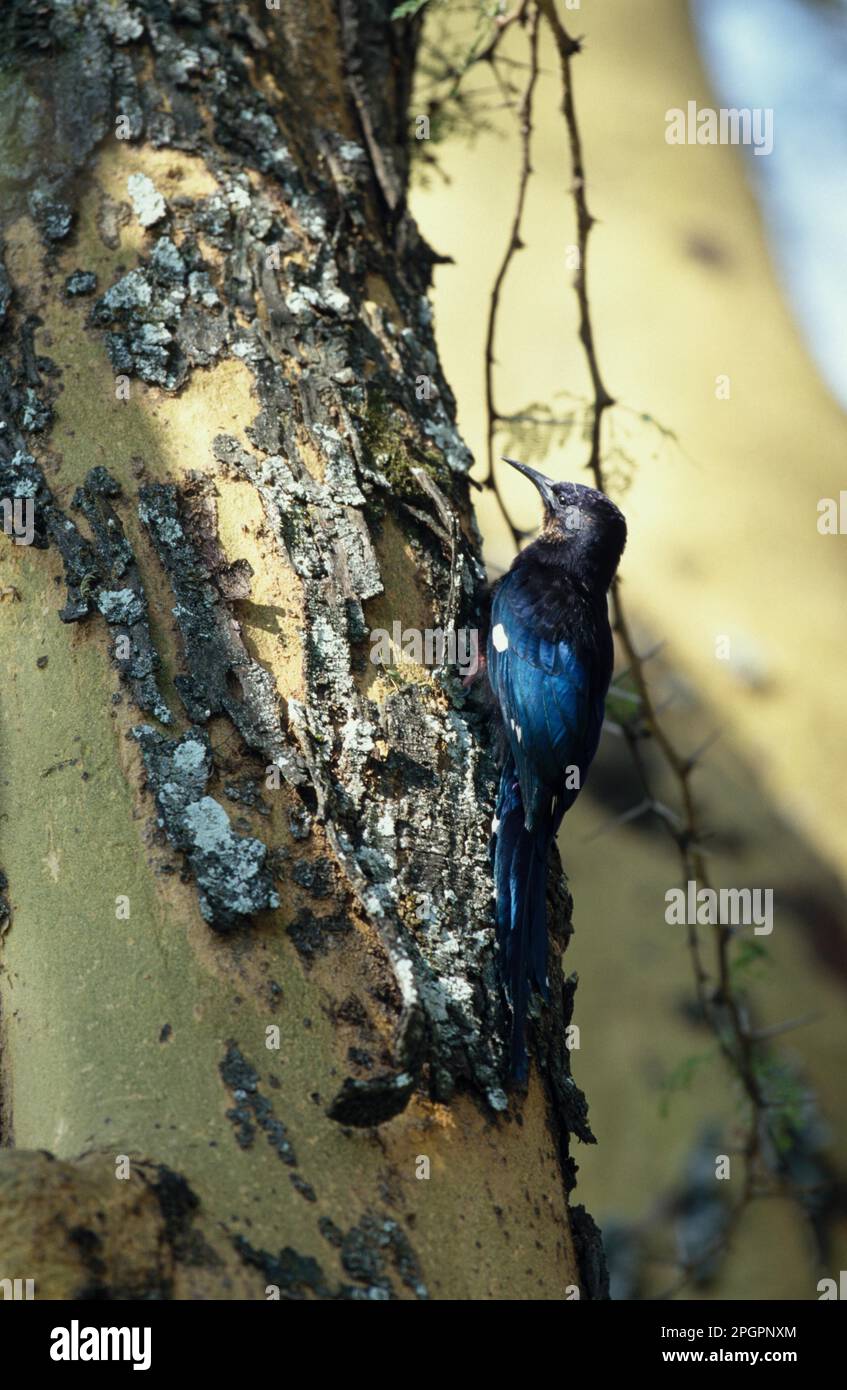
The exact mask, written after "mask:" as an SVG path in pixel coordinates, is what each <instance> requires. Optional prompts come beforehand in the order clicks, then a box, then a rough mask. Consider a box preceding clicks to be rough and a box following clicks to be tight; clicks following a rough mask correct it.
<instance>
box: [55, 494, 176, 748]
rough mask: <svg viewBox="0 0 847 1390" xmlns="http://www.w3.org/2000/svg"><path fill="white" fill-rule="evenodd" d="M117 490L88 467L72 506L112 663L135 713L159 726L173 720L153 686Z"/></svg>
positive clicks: (153, 656)
mask: <svg viewBox="0 0 847 1390" xmlns="http://www.w3.org/2000/svg"><path fill="white" fill-rule="evenodd" d="M119 496H120V487H119V486H118V484H117V482H116V481H115V480H114V478H112V477H111V476H110V474H109V473H108V472H107V470H106V469H105V468H100V467H97V468H92V469H91V470H90V472H89V473H88V475H87V477H86V479H85V482H84V484H83V486H82V487H81V488H77V491H76V492H75V494H74V498H73V504H72V505H73V506H74V507H75V508H76V509H77V510H79V511H81V512H82V514H83V516H84V517H85V519H86V521H87V522H88V525H89V527H90V529H91V534H92V537H93V551H94V556H95V560H96V569H97V587H96V590H94V588H93V586H92V591H94V592H96V603H97V608H98V610H99V611H100V613H101V614H102V615H103V617H104V618H105V619H106V622H107V623H108V625H109V631H110V634H111V636H112V638H113V641H114V646H113V655H114V661H115V665H116V667H117V669H118V671H119V673H120V676H121V679H122V680H124V681H125V682H126V683H127V685H128V686H129V688H130V691H131V692H132V696H133V699H134V700H135V702H136V704H137V705H138V706H139V708H140V709H142V710H144V711H145V712H147V713H149V714H153V715H155V717H156V718H157V719H158V720H160V721H161V723H163V724H170V723H172V722H173V716H172V715H171V712H170V710H169V709H168V706H167V704H166V702H165V700H164V697H163V696H162V694H161V692H160V690H159V687H158V684H157V679H156V676H157V672H158V670H159V667H160V661H159V654H158V652H157V651H156V648H155V645H154V643H153V637H152V634H151V632H150V624H149V619H148V610H147V597H146V594H145V592H144V586H143V584H142V581H141V575H140V573H139V569H138V565H137V564H136V560H135V556H134V554H133V551H132V547H131V545H130V543H129V541H128V540H127V538H126V535H125V533H124V529H123V525H122V523H121V520H120V518H119V516H118V514H117V512H116V511H115V509H114V507H113V506H112V499H115V498H117V497H119Z"/></svg>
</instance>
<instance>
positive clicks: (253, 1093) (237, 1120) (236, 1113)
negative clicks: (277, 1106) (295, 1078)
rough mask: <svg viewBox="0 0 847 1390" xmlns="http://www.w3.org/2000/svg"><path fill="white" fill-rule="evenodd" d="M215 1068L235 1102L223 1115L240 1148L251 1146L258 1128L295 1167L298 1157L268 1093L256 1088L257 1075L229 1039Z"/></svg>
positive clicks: (257, 1084)
mask: <svg viewBox="0 0 847 1390" xmlns="http://www.w3.org/2000/svg"><path fill="white" fill-rule="evenodd" d="M218 1070H219V1071H220V1074H221V1080H222V1081H223V1083H224V1085H225V1086H226V1087H227V1088H228V1089H229V1091H230V1092H231V1094H232V1098H233V1101H234V1102H235V1104H234V1105H233V1107H232V1109H231V1110H227V1112H226V1115H227V1119H228V1120H230V1121H231V1122H232V1124H233V1126H234V1128H235V1138H236V1143H237V1144H238V1145H239V1147H240V1148H242V1149H249V1148H251V1147H252V1144H253V1141H254V1139H255V1137H256V1130H257V1129H259V1130H261V1131H262V1133H263V1134H264V1136H265V1138H266V1140H267V1142H268V1143H269V1144H270V1146H271V1148H272V1149H274V1150H275V1152H276V1154H277V1156H278V1157H279V1158H280V1159H281V1160H282V1162H283V1163H286V1164H288V1165H289V1166H291V1167H295V1166H296V1164H297V1158H296V1156H295V1153H294V1149H293V1148H292V1146H291V1142H290V1140H289V1138H288V1133H287V1131H286V1128H285V1125H284V1124H283V1123H282V1121H281V1120H280V1119H278V1118H277V1116H276V1115H275V1114H274V1109H273V1106H272V1105H271V1103H270V1101H269V1100H268V1098H267V1096H263V1095H262V1093H261V1091H260V1089H259V1074H258V1072H257V1071H256V1070H255V1068H254V1067H252V1066H251V1065H250V1063H249V1062H248V1061H247V1059H246V1057H245V1056H244V1054H243V1053H242V1052H241V1049H240V1048H239V1047H238V1045H237V1044H236V1043H234V1042H230V1043H229V1044H228V1045H227V1052H226V1056H225V1057H224V1059H223V1061H222V1062H221V1064H220V1066H219V1068H218Z"/></svg>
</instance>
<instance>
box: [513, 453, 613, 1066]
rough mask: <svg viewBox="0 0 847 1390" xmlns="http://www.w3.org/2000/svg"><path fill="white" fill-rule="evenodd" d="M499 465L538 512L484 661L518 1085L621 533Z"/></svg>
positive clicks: (581, 500) (601, 659)
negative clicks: (527, 490)
mask: <svg viewBox="0 0 847 1390" xmlns="http://www.w3.org/2000/svg"><path fill="white" fill-rule="evenodd" d="M504 462H506V463H510V464H511V465H512V467H513V468H517V469H519V470H520V472H521V473H523V474H525V475H526V477H527V478H531V480H532V481H533V483H534V484H535V486H536V487H537V488H538V491H539V492H540V494H541V498H542V501H543V503H544V522H543V525H542V528H541V531H540V532H539V534H538V537H537V539H536V540H535V541H534V542H533V543H532V545H529V546H527V547H526V549H525V550H522V551H521V552H520V554H519V555H518V556H517V558H516V559H515V561H514V564H513V565H512V567H511V569H510V570H509V572H508V574H506V575H504V576H503V578H502V579H501V580H500V581H499V582H498V583H497V585H496V586H495V588H494V590H493V591H492V601H491V621H490V627H489V632H488V642H487V649H486V668H487V673H488V680H489V683H490V686H491V689H492V691H493V693H494V697H495V699H496V701H497V704H498V706H499V709H500V714H501V716H502V721H503V731H504V734H505V747H506V753H505V761H504V764H503V770H502V773H501V777H500V788H499V792H498V796H497V811H496V815H495V819H494V824H493V826H492V840H491V851H492V859H493V864H494V886H495V892H496V897H497V954H498V960H499V967H500V978H501V982H502V986H503V989H504V992H505V995H506V999H507V1001H508V1003H509V1006H510V1008H511V1013H512V1036H511V1069H512V1073H513V1075H514V1076H515V1078H516V1079H517V1080H519V1081H520V1080H524V1079H525V1078H526V1074H527V1053H526V1045H525V1041H524V1033H525V1023H526V1011H527V1004H528V1001H529V994H530V990H531V989H533V988H534V989H535V990H537V991H538V992H539V993H540V994H542V995H543V997H544V999H545V1000H547V999H548V997H549V996H548V985H547V905H546V899H547V892H546V890H547V857H548V852H549V849H550V845H551V843H552V841H553V839H554V837H555V835H556V832H557V831H558V829H559V826H560V824H561V821H562V817H563V816H564V814H565V812H566V811H567V810H569V809H570V807H571V806H572V805H573V803H574V801H575V800H576V798H577V796H578V795H579V792H580V790H581V788H582V787H583V786H584V785H585V778H586V774H587V772H588V769H589V767H590V765H591V761H592V759H593V757H594V754H595V753H596V751H597V743H598V741H599V738H600V729H601V726H602V723H603V710H604V705H605V699H606V692H607V690H608V688H609V681H610V680H611V676H612V660H613V649H612V633H611V629H610V627H609V617H608V609H607V599H606V594H607V591H608V588H609V585H610V584H611V582H612V579H613V578H614V575H615V571H616V569H617V567H618V562H619V560H620V558H621V554H622V553H623V548H624V545H625V544H626V522H625V520H624V518H623V515H622V514H621V512H619V511H618V508H617V507H616V506H615V505H614V503H613V502H611V501H610V500H609V498H608V497H606V496H605V495H604V494H603V493H602V492H597V491H595V489H594V488H590V487H583V486H582V485H581V484H579V483H554V482H553V481H552V480H551V479H550V478H545V477H544V475H543V474H541V473H538V472H536V470H535V469H534V468H528V467H527V466H526V464H523V463H517V462H515V460H514V459H506V460H504Z"/></svg>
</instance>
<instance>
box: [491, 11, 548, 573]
mask: <svg viewBox="0 0 847 1390" xmlns="http://www.w3.org/2000/svg"><path fill="white" fill-rule="evenodd" d="M524 8H526V7H525V6H524ZM539 17H540V16H539V10H538V7H537V6H533V9H532V14H531V16H530V21H529V55H530V62H529V68H530V71H529V81H528V82H527V85H526V90H525V91H524V94H523V98H522V100H521V106H520V132H521V168H520V175H519V177H518V197H517V203H516V205H515V213H514V217H513V219H512V228H511V232H510V233H509V241H508V244H507V246H506V251H505V254H504V256H503V259H502V261H501V262H500V268H499V270H498V271H497V274H496V276H495V277H494V285H493V287H492V290H491V301H490V306H489V310H488V328H487V331H486V335H485V405H486V427H487V428H486V445H487V456H488V473H487V475H486V477H485V479H484V483H485V486H486V487H489V488H491V489H492V491H493V492H494V494H495V496H496V498H497V501H498V502H499V504H500V509H501V511H502V513H503V516H504V517H505V518H506V522H507V524H508V526H509V529H510V531H511V533H512V539H513V540H514V542H515V545H516V546H520V543H521V541H522V540H523V539H524V538H525V537H526V536H527V535H529V532H527V531H521V530H519V529H518V527H517V526H515V525H514V523H513V522H512V520H511V518H510V516H509V513H508V512H507V510H506V507H505V505H504V503H503V499H502V497H501V495H500V490H499V488H498V486H497V475H496V473H495V470H494V435H495V433H496V430H497V424H498V422H499V420H500V419H501V418H502V417H501V416H500V415H498V412H497V408H496V406H495V404H494V337H495V333H496V329H497V314H498V312H499V309H500V294H501V291H502V289H503V283H504V281H505V279H506V276H507V275H508V273H509V267H510V265H511V263H512V257H513V256H514V255H515V252H516V251H520V250H521V248H522V246H523V241H522V239H521V229H522V225H523V215H524V208H525V206H526V191H527V188H528V186H529V180H530V176H531V174H532V103H533V98H534V96H535V84H536V82H537V80H538V23H539Z"/></svg>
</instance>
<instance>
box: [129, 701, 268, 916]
mask: <svg viewBox="0 0 847 1390" xmlns="http://www.w3.org/2000/svg"><path fill="white" fill-rule="evenodd" d="M132 735H133V737H134V738H135V739H136V740H137V741H138V743H139V744H140V746H141V753H142V757H143V759H144V768H145V771H146V773H147V780H148V783H149V785H150V787H151V789H152V791H153V794H154V796H155V798H156V806H157V808H158V811H159V824H160V826H161V827H162V829H163V830H164V832H165V834H166V835H167V837H168V840H169V841H170V843H171V844H172V845H173V846H174V848H175V849H178V850H181V851H182V853H183V854H185V856H186V861H187V864H188V867H189V869H190V872H191V874H192V876H193V878H194V880H195V882H196V884H197V893H198V898H199V903H200V911H201V913H202V914H203V917H204V919H205V920H206V921H207V922H208V924H209V926H210V927H212V928H214V930H215V931H222V932H226V931H231V930H232V929H233V928H234V927H238V926H242V925H244V924H245V923H247V922H249V921H250V919H251V917H252V916H253V915H254V914H255V913H257V912H265V911H267V910H269V909H272V908H276V907H279V894H278V893H277V892H276V889H275V888H274V885H273V879H272V877H271V874H270V872H269V871H268V868H267V857H268V851H267V847H266V846H265V845H264V844H262V842H261V841H260V840H255V839H253V838H252V837H250V836H247V835H238V834H236V833H235V832H234V831H233V830H232V827H231V825H230V821H229V817H228V816H227V813H226V811H225V810H224V808H223V806H221V804H220V803H219V802H218V801H215V799H214V798H213V797H211V796H207V795H206V794H205V793H206V784H207V782H208V780H209V778H210V776H211V773H212V751H211V745H210V743H209V738H208V735H207V734H206V733H205V731H204V730H202V729H196V728H195V729H189V730H188V732H187V733H185V734H183V735H182V736H181V737H180V738H178V739H167V738H163V737H162V736H161V735H160V734H157V733H156V731H155V730H154V729H152V728H150V727H149V726H148V725H140V726H137V727H136V728H134V729H133V730H132Z"/></svg>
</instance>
